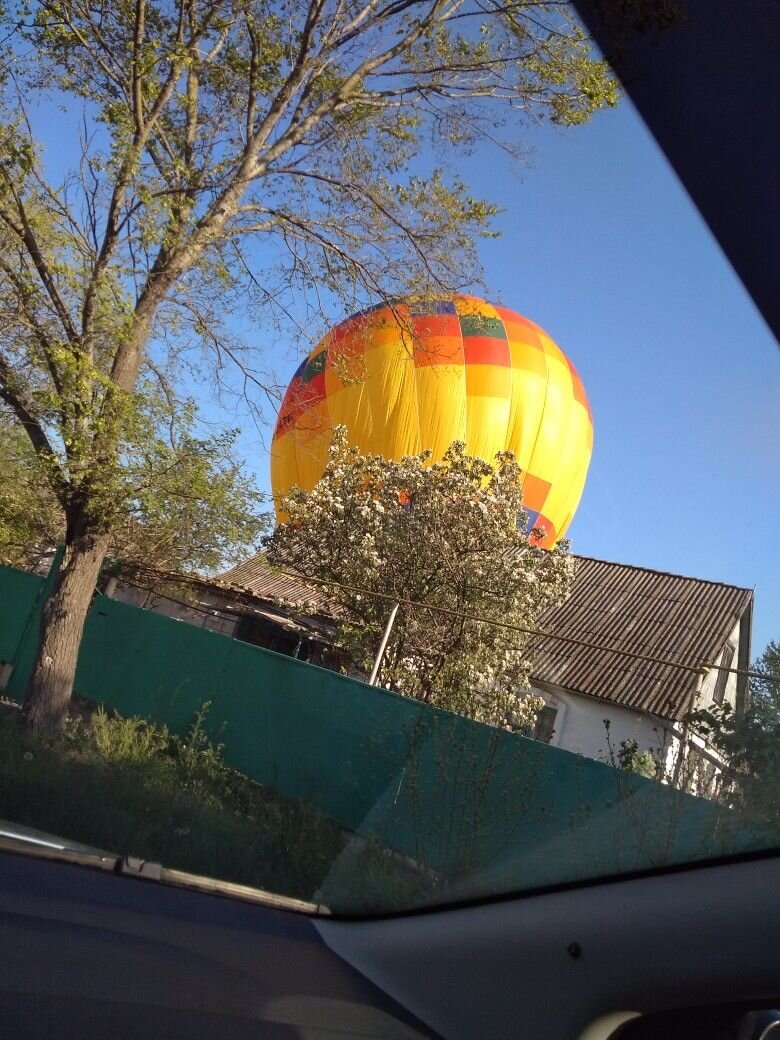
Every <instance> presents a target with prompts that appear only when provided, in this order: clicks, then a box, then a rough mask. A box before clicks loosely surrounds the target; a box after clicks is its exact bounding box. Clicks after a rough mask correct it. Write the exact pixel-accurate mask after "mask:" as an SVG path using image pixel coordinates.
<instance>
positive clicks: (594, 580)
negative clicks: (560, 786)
mask: <svg viewBox="0 0 780 1040" xmlns="http://www.w3.org/2000/svg"><path fill="white" fill-rule="evenodd" d="M575 566H576V571H575V577H574V582H573V585H572V590H571V595H570V596H569V598H568V599H567V600H566V602H565V603H563V604H561V606H559V607H554V608H553V609H551V610H548V611H547V612H545V613H544V614H543V615H542V616H541V617H540V618H539V621H538V624H539V627H540V628H542V629H544V630H545V631H548V632H552V633H555V635H558V636H568V637H571V638H574V639H581V640H583V641H585V642H588V643H598V644H600V647H602V648H596V647H593V646H576V645H574V644H572V643H564V642H561V641H559V640H555V639H549V638H548V639H545V638H541V639H540V640H539V641H538V642H537V644H536V647H535V650H534V668H533V677H534V679H536V680H537V681H539V682H541V683H548V684H552V685H555V686H561V687H563V688H565V689H567V690H572V691H573V692H576V693H582V694H585V695H587V696H590V697H597V698H599V699H601V700H605V701H610V702H612V703H615V704H620V705H622V706H624V707H626V708H632V709H636V710H637V711H642V712H649V713H652V714H654V715H659V716H661V717H662V718H669V719H679V718H682V716H683V715H684V714H685V713H686V711H687V710H688V708H689V704H690V700H691V696H692V694H693V692H694V690H695V688H696V685H697V681H698V677H697V675H696V674H694V673H693V672H689V671H685V670H684V669H682V668H675V667H674V665H675V664H686V665H693V666H699V665H701V664H704V663H707V662H713V661H716V660H717V659H718V657H719V655H720V653H721V651H722V649H723V646H724V645H725V643H726V640H727V639H728V637H729V635H730V634H731V632H732V631H733V629H734V626H735V625H736V623H737V622H738V621H739V619H740V618H741V617H742V615H743V613H744V612H745V609H746V608H747V606H748V604H749V603H750V601H751V599H752V596H753V593H752V591H751V590H750V589H744V588H739V587H738V586H735V585H725V584H723V583H721V582H716V581H707V580H704V579H702V578H688V577H685V576H683V575H680V574H668V573H666V572H664V571H656V570H651V569H649V568H647V567H634V566H631V565H629V564H625V563H611V562H608V561H606V560H595V559H592V558H591V557H587V556H576V557H575ZM218 581H219V583H220V584H221V585H223V586H230V587H232V588H240V589H243V590H244V591H246V592H248V593H250V594H251V595H253V596H256V597H258V598H260V599H269V600H283V601H288V602H295V601H299V600H307V601H309V602H313V603H314V604H315V605H316V607H317V609H318V612H320V613H321V614H323V615H325V616H334V615H335V613H336V609H335V607H334V605H333V604H332V603H330V602H329V600H328V598H327V596H326V595H324V593H323V592H322V591H321V590H320V589H318V588H315V587H312V586H309V585H306V584H305V583H304V582H303V581H299V580H298V579H296V578H291V577H288V576H287V575H284V574H280V573H279V572H278V571H275V570H273V569H272V568H271V567H270V566H269V565H268V564H267V563H266V561H265V559H264V557H263V556H262V554H261V555H259V556H255V557H253V558H252V559H251V560H246V561H245V562H244V563H240V564H239V565H238V566H237V567H234V568H233V569H232V570H230V571H226V572H225V573H224V574H222V575H220V577H219V578H218ZM603 647H609V648H610V649H608V650H606V649H603ZM616 651H628V652H630V653H636V654H642V655H644V656H647V657H654V658H663V659H664V660H666V661H668V662H671V663H669V664H658V663H655V662H650V661H638V660H635V659H633V658H630V657H626V656H624V655H623V654H621V653H618V652H616Z"/></svg>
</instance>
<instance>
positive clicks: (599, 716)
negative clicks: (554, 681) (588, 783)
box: [535, 687, 669, 761]
mask: <svg viewBox="0 0 780 1040" xmlns="http://www.w3.org/2000/svg"><path fill="white" fill-rule="evenodd" d="M535 692H537V693H539V694H540V696H542V697H543V698H544V700H545V703H546V704H549V705H550V706H551V707H553V708H556V709H557V712H558V714H557V715H556V718H555V730H554V732H553V737H552V740H551V741H550V743H551V744H552V745H553V746H554V747H560V748H563V749H564V750H565V751H573V752H574V753H575V754H578V755H584V756H585V757H586V758H595V759H598V760H600V761H609V745H608V743H607V728H606V726H605V725H604V719H609V723H610V725H609V741H610V743H611V744H612V748H613V751H614V752H615V754H617V751H618V748H619V747H620V743H621V741H623V740H631V739H634V740H636V741H637V742H638V744H639V750H640V751H646V750H648V749H651V750H653V751H655V752H660V750H661V748H662V747H664V746H665V744H666V746H668V743H669V738H668V737H667V735H666V734H665V732H664V729H663V726H662V723H661V722H660V721H659V720H657V719H655V718H653V717H652V716H650V715H645V714H643V713H642V712H637V711H629V710H627V709H625V708H621V707H619V706H618V705H616V704H610V703H609V702H608V701H603V700H597V699H596V698H595V697H585V696H583V695H582V694H576V693H570V692H569V691H568V690H563V689H560V688H559V687H547V688H545V689H541V688H539V687H536V688H535Z"/></svg>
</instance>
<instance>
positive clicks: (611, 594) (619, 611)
mask: <svg viewBox="0 0 780 1040" xmlns="http://www.w3.org/2000/svg"><path fill="white" fill-rule="evenodd" d="M575 559H576V573H575V578H574V583H573V586H572V591H571V595H570V596H569V598H568V599H567V600H566V602H565V603H562V604H561V606H559V607H554V608H553V609H551V610H548V611H546V612H545V613H544V614H543V615H542V617H540V618H539V627H540V628H542V629H545V630H546V631H548V632H554V633H555V634H556V635H559V636H569V637H572V638H574V639H582V640H584V641H586V642H593V643H599V644H601V645H602V646H608V647H610V648H611V649H610V650H603V649H596V648H594V647H586V646H583V647H581V646H576V645H573V644H571V643H563V642H559V641H557V640H553V639H541V640H540V641H539V642H538V644H537V646H536V649H535V653H534V669H533V675H534V678H535V679H536V680H538V681H539V682H543V683H551V684H554V685H556V686H562V687H564V688H565V689H567V690H572V691H575V692H577V693H584V694H587V695H588V696H591V697H598V698H600V699H602V700H608V701H611V702H613V703H615V704H620V705H623V706H624V707H626V708H633V709H636V710H638V711H642V712H650V713H652V714H654V715H659V716H661V717H662V718H670V719H679V718H681V717H682V716H683V715H684V714H685V713H686V711H687V710H688V708H689V706H690V700H691V696H692V694H693V692H694V690H695V688H696V685H697V681H698V677H697V676H696V675H695V674H694V673H692V672H688V671H685V670H683V669H682V668H675V667H673V665H674V664H687V665H701V664H704V663H707V662H712V661H715V660H717V658H718V656H719V655H720V653H721V651H722V649H723V646H724V644H725V643H726V640H727V639H728V637H729V635H730V634H731V632H732V631H733V629H734V626H735V625H736V623H737V622H738V621H739V619H740V618H741V617H742V615H743V614H744V612H745V609H746V607H747V606H748V604H749V603H750V601H751V599H752V596H753V593H752V591H751V590H750V589H743V588H739V587H737V586H735V585H724V584H722V583H720V582H716V581H706V580H704V579H701V578H687V577H684V576H683V575H680V574H667V573H665V572H663V571H655V570H650V569H649V568H646V567H632V566H629V565H628V564H623V563H610V562H607V561H606V560H594V559H591V558H590V557H586V556H578V557H576V558H575ZM618 650H623V651H628V652H630V653H636V654H642V655H646V656H647V657H658V658H663V659H665V660H667V661H669V662H672V663H671V664H657V663H655V662H650V661H638V660H635V659H632V658H630V657H626V656H623V655H622V654H619V653H615V652H614V651H618Z"/></svg>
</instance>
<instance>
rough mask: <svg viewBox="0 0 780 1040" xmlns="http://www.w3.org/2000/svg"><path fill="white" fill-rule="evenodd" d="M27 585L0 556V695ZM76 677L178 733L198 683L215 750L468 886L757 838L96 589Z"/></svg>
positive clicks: (669, 799) (25, 615)
mask: <svg viewBox="0 0 780 1040" xmlns="http://www.w3.org/2000/svg"><path fill="white" fill-rule="evenodd" d="M44 593H45V582H44V579H42V578H39V577H35V576H32V575H29V574H24V573H22V572H20V571H16V570H12V569H10V568H7V567H0V659H3V660H5V661H8V662H11V663H12V664H14V665H15V667H14V672H13V673H12V677H11V683H10V686H9V688H8V690H7V693H8V695H10V696H12V697H15V698H17V699H20V698H21V697H22V695H23V691H24V683H25V681H26V675H27V673H28V672H29V668H30V666H31V663H32V656H31V654H32V652H34V647H35V639H36V637H37V636H36V633H37V626H38V617H39V612H40V607H41V603H42V600H43V596H44ZM76 691H77V693H79V694H80V695H81V696H82V697H86V698H88V699H90V700H92V701H94V702H96V703H98V704H103V705H104V706H105V707H106V708H111V709H115V710H116V711H118V712H120V713H122V714H125V715H135V716H141V717H144V718H147V719H151V720H154V721H156V722H158V723H165V724H166V725H167V726H169V727H170V728H171V730H173V731H174V732H176V733H179V734H183V733H185V732H186V731H187V729H188V727H189V725H190V724H191V722H192V719H193V716H194V715H195V713H196V711H197V710H198V709H199V708H200V707H201V706H202V705H203V703H204V702H206V701H208V702H210V703H211V709H210V711H209V713H208V718H207V728H208V729H209V730H210V735H211V736H212V737H213V738H214V739H216V740H218V741H219V742H220V743H222V744H223V745H224V755H225V760H226V762H227V763H228V764H229V765H231V766H233V767H234V768H236V769H237V770H240V771H241V772H243V773H245V774H247V775H249V776H251V777H253V778H255V779H256V780H258V781H259V782H260V783H262V784H264V785H267V786H269V787H271V788H273V789H274V790H276V791H278V792H279V793H281V794H283V795H285V796H287V797H290V798H297V799H302V800H305V801H307V802H309V803H312V804H314V805H316V806H318V807H319V808H321V809H322V810H324V811H325V812H326V813H328V814H329V815H330V816H331V817H333V818H334V819H335V820H337V821H339V822H340V823H341V824H343V825H344V826H345V827H347V828H349V829H351V830H352V831H354V832H355V833H356V834H358V835H363V836H372V835H373V836H376V837H378V838H379V839H380V840H381V842H382V843H383V844H384V845H386V846H389V847H390V848H393V849H395V850H398V851H401V852H402V853H404V854H406V855H408V856H410V857H412V858H413V859H414V860H415V861H416V862H418V863H423V864H424V865H426V866H427V867H429V868H430V869H431V870H432V871H435V872H446V873H448V874H449V875H451V876H461V877H463V878H464V879H468V878H475V877H478V878H479V890H480V891H484V889H485V886H486V885H488V884H489V885H492V886H495V887H496V888H507V887H512V888H522V887H531V886H537V885H542V884H553V883H556V882H559V881H569V880H572V879H574V878H577V877H593V876H598V875H608V874H613V873H616V872H625V871H627V870H636V869H643V868H646V867H649V866H660V865H666V864H671V863H675V862H681V861H686V860H691V859H698V858H706V857H710V856H713V855H719V854H722V853H727V852H731V851H744V850H745V849H746V848H751V847H761V846H762V845H764V844H765V843H766V835H765V834H761V833H759V832H757V831H756V832H755V833H754V832H753V831H752V830H751V829H750V828H747V826H746V824H745V823H744V821H742V820H740V819H738V818H736V817H735V816H734V814H730V813H728V812H726V811H724V810H722V809H720V808H719V807H717V806H715V805H713V804H711V803H708V802H704V801H702V800H700V799H695V798H692V797H690V796H688V795H685V794H682V793H680V792H677V791H673V790H671V789H669V788H668V787H664V786H662V785H660V784H657V783H655V782H652V781H648V780H645V779H642V778H640V777H637V776H633V775H630V774H625V773H621V772H619V771H617V770H615V769H613V768H611V767H609V766H606V765H603V764H601V763H598V762H594V761H591V760H588V759H584V758H582V757H579V756H576V755H573V754H570V753H569V752H566V751H562V750H560V749H557V748H551V747H548V746H546V745H542V744H539V743H537V742H535V741H532V740H528V739H525V738H523V737H519V736H517V735H514V734H510V733H505V732H502V731H499V730H496V729H494V728H491V727H488V726H483V725H480V724H478V723H474V722H471V721H469V720H466V719H462V718H460V717H457V716H453V715H450V714H448V713H446V712H442V711H438V710H436V709H432V708H429V707H427V706H425V705H423V704H420V703H419V702H416V701H411V700H408V699H406V698H403V697H400V696H398V695H396V694H393V693H390V692H388V691H385V690H380V689H376V688H374V687H369V686H366V685H365V684H364V683H362V682H359V681H356V680H354V679H350V678H347V677H345V676H342V675H338V674H336V673H334V672H330V671H327V670H324V669H321V668H318V667H315V666H312V665H309V664H305V663H302V662H300V661H297V660H295V659H293V658H290V657H284V656H281V655H279V654H275V653H272V652H271V651H268V650H264V649H262V648H260V647H256V646H252V645H249V644H246V643H242V642H239V641H237V640H233V639H230V638H228V637H226V636H223V635H219V634H217V633H214V632H210V631H207V630H204V629H200V628H195V627H193V626H191V625H189V624H187V623H185V622H182V621H177V620H173V619H170V618H166V617H162V616H160V615H157V614H153V613H150V612H148V611H144V610H142V609H139V608H136V607H131V606H128V605H126V604H124V603H120V602H117V601H115V600H110V599H106V598H105V597H103V596H100V595H96V596H95V599H94V601H93V604H92V608H91V610H90V613H89V617H88V620H87V624H86V629H85V633H84V639H83V642H82V646H81V651H80V655H79V662H78V670H77V674H76ZM336 867H338V865H336ZM335 873H336V874H337V873H338V870H336V872H335ZM464 884H466V889H465V890H464V894H468V881H465V882H464Z"/></svg>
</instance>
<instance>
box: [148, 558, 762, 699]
mask: <svg viewBox="0 0 780 1040" xmlns="http://www.w3.org/2000/svg"><path fill="white" fill-rule="evenodd" d="M145 569H146V570H148V571H152V572H154V573H158V574H160V575H161V576H163V577H165V578H169V579H171V580H178V581H182V580H183V581H185V582H186V581H191V582H194V583H196V584H198V585H213V586H214V587H216V588H221V589H224V590H225V591H233V592H237V591H243V594H244V595H246V594H247V592H248V591H249V590H240V589H238V588H237V587H233V586H230V585H223V584H221V583H218V582H212V581H209V580H208V579H204V578H200V577H197V576H196V575H187V574H175V573H173V572H170V571H163V570H157V568H154V567H148V568H145ZM269 569H271V567H270V565H269ZM273 570H274V571H276V573H278V574H283V575H285V577H288V578H294V579H295V580H296V581H300V582H303V583H304V584H312V585H323V586H330V587H332V588H338V589H345V590H346V591H348V592H355V593H358V594H359V595H364V596H373V597H374V598H375V599H381V600H384V601H385V602H386V603H400V604H402V605H403V606H405V607H416V608H417V609H420V610H432V611H438V612H439V613H441V614H447V615H449V616H450V617H456V618H462V619H464V620H466V621H476V622H478V623H479V624H483V625H493V626H494V627H496V628H502V629H505V630H507V631H510V632H519V633H521V634H522V635H530V636H538V637H539V638H540V639H551V640H554V641H555V642H559V643H568V644H569V645H570V646H581V647H584V648H586V649H591V650H601V651H602V652H603V653H608V654H617V655H618V656H620V657H628V658H631V659H632V660H635V661H644V662H646V663H647V664H661V665H665V666H666V667H667V668H677V669H679V670H680V671H686V672H691V673H692V674H694V675H699V676H702V677H703V676H706V675H707V673H708V672H709V671H720V672H729V673H730V674H733V675H744V676H747V677H748V678H752V679H763V680H765V681H767V682H771V683H775V684H777V685H780V678H778V677H777V676H775V675H769V674H768V673H767V672H758V671H755V670H754V669H752V668H731V667H726V666H725V665H722V664H715V663H701V664H685V663H683V662H681V661H670V660H669V659H668V658H664V657H653V656H652V655H650V654H640V653H637V652H636V651H634V650H622V649H618V648H617V647H614V646H606V645H605V644H603V643H594V642H591V641H589V640H587V639H577V638H576V636H563V635H559V634H558V633H556V632H549V631H546V630H545V629H541V628H529V627H526V626H524V625H516V624H514V623H513V622H509V621H499V620H497V619H495V618H489V617H484V616H483V615H481V614H475V613H473V612H472V611H464V610H456V609H455V608H453V607H443V606H439V605H438V604H435V603H422V602H420V601H419V600H413V599H407V598H405V597H402V596H395V595H393V594H391V593H387V592H377V591H376V590H375V589H366V588H363V587H361V586H359V585H349V584H347V583H345V582H340V581H336V580H335V579H333V578H315V577H313V576H311V575H307V574H302V573H301V572H300V571H292V570H287V569H285V568H283V567H274V568H273ZM250 595H251V596H252V597H253V598H257V599H268V598H269V597H263V596H258V595H257V594H256V593H250ZM274 598H278V599H279V600H280V601H281V600H282V599H283V597H271V599H274Z"/></svg>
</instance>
